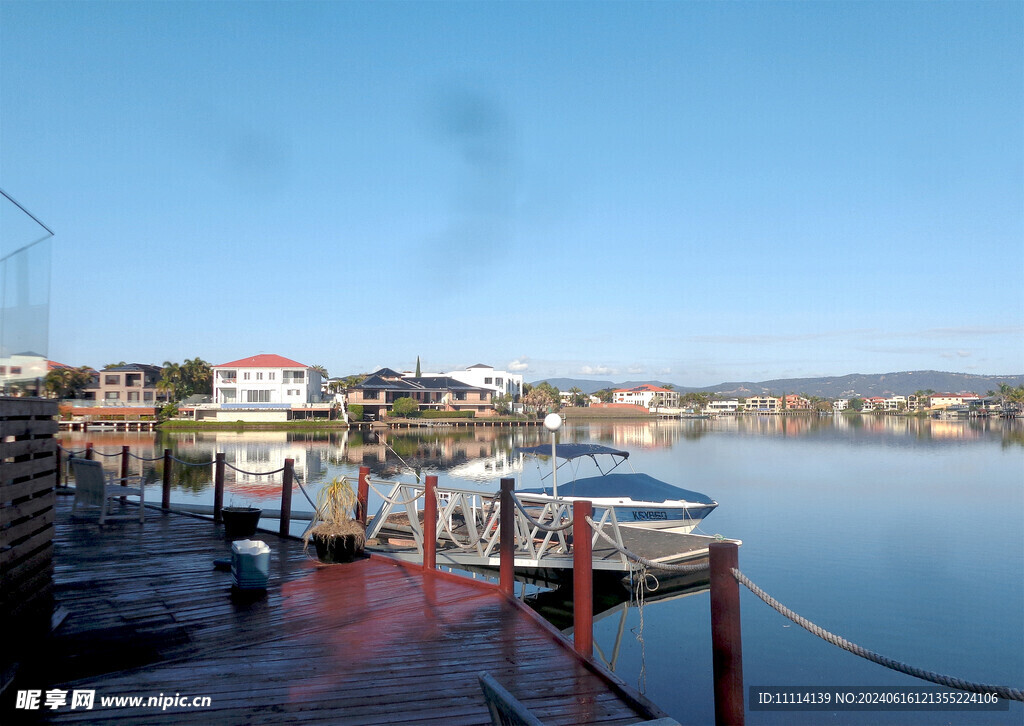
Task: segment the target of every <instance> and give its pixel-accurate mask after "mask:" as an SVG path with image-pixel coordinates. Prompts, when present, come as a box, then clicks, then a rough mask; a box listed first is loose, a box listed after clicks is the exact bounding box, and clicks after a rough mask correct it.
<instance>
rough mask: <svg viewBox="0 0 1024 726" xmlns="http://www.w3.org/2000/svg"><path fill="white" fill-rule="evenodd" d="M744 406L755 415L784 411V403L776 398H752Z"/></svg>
mask: <svg viewBox="0 0 1024 726" xmlns="http://www.w3.org/2000/svg"><path fill="white" fill-rule="evenodd" d="M744 406H745V407H746V409H747V410H748V411H753V412H754V413H778V412H779V411H781V410H782V401H781V399H778V398H775V396H750V397H749V398H747V400H746V402H745V403H744Z"/></svg>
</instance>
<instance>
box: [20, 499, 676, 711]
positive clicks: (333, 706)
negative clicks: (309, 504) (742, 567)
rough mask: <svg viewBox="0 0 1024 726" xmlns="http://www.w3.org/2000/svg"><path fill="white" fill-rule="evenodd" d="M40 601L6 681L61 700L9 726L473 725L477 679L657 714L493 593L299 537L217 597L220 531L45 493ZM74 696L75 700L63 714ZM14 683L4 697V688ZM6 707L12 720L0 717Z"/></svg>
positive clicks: (189, 520) (268, 538)
mask: <svg viewBox="0 0 1024 726" xmlns="http://www.w3.org/2000/svg"><path fill="white" fill-rule="evenodd" d="M58 499H59V500H60V501H59V503H58V508H57V509H58V516H57V521H56V528H55V529H56V535H55V541H54V563H55V575H54V584H55V597H56V600H57V603H58V605H59V606H60V610H58V612H59V613H66V616H65V617H64V619H63V621H62V623H61V624H60V626H59V627H58V628H57V629H56V631H55V632H54V633H53V635H52V636H51V639H50V640H49V641H48V642H45V643H40V644H39V649H38V655H39V657H38V659H37V660H36V661H34V662H30V663H27V664H25V665H24V667H23V669H22V671H21V673H20V674H19V679H18V683H17V684H16V685H15V686H14V688H16V689H41V690H42V691H43V692H44V693H45V691H46V690H49V689H54V688H59V689H61V690H66V691H68V693H69V696H68V700H69V703H68V705H65V706H62V707H59V708H57V709H56V710H50V709H47V708H45V706H44V707H43V708H41V709H40V710H34V711H27V710H17V711H13V709H12V706H13V705H14V704H13V701H14V699H13V693H11V691H10V690H9V691H8V692H6V693H5V694H4V699H3V700H4V703H3V705H2V708H0V720H2V721H3V722H5V723H10V722H11V720H9V719H10V718H11V717H12V715H13V716H14V717H15V718H16V719H17V720H18V721H19V722H20V721H24V720H26V718H28V719H30V720H31V719H35V720H36V722H39V723H73V722H83V723H87V722H98V721H103V722H115V721H116V722H119V723H153V722H160V723H186V722H188V723H219V724H220V723H228V724H255V723H259V724H270V723H330V724H368V723H373V724H391V723H402V724H430V723H437V724H442V723H443V724H445V726H457V725H459V724H487V723H490V719H489V716H488V713H487V710H486V706H485V703H484V700H483V697H482V694H481V691H480V688H479V685H478V682H477V673H478V672H479V671H484V670H486V671H488V672H490V673H491V675H493V676H494V677H495V678H496V679H497V680H498V681H499V682H501V683H502V684H504V685H505V686H506V688H508V689H509V690H510V691H511V692H512V693H513V695H515V696H516V697H517V698H518V699H519V700H520V701H522V702H523V703H525V704H526V705H527V707H529V708H530V709H531V710H532V711H533V712H534V714H535V715H536V716H537V717H538V718H540V719H541V720H542V721H543V722H544V723H546V724H590V723H600V724H607V725H608V726H612V725H614V724H626V723H635V722H637V721H644V720H649V719H655V718H660V717H664V716H665V714H664V713H662V712H660V711H659V710H658V709H657V708H656V707H655V706H653V705H652V704H650V703H649V702H647V701H646V700H644V699H643V698H642V697H640V696H639V695H638V694H636V693H634V692H632V691H631V690H630V689H629V688H628V687H626V686H623V685H621V684H620V683H618V682H616V679H614V677H613V676H610V675H609V674H607V673H605V672H604V671H602V670H601V669H600V668H599V667H597V666H594V665H593V664H592V663H588V662H585V661H583V660H581V659H580V658H579V657H578V656H577V655H576V654H575V652H574V651H573V650H572V647H571V645H568V644H567V642H566V641H564V640H563V639H562V638H561V636H560V635H558V633H557V631H556V630H555V629H554V628H553V627H551V626H550V625H548V624H547V623H546V622H544V621H543V620H541V619H540V618H539V617H538V616H536V615H535V614H533V613H531V612H530V611H529V610H528V608H526V607H525V606H523V605H521V604H520V603H517V602H515V601H513V600H510V599H509V598H506V597H505V596H504V595H502V594H501V593H500V592H498V590H497V589H496V588H494V587H493V586H490V585H486V584H483V583H479V582H474V581H470V580H467V579H463V578H458V577H456V576H453V575H448V574H446V573H440V572H436V573H426V572H424V571H423V570H422V569H421V568H419V567H415V566H409V565H403V564H401V563H398V562H394V561H391V560H389V559H387V558H383V557H379V556H373V557H369V558H367V559H363V560H360V561H358V562H355V563H352V564H349V565H334V566H321V565H318V563H316V562H315V561H314V560H310V559H308V558H307V557H306V556H305V555H304V554H303V552H302V545H301V542H298V541H297V540H294V539H284V538H280V537H278V536H277V535H275V534H270V533H267V532H260V533H259V534H258V538H259V539H262V540H263V541H265V542H267V543H268V544H269V545H270V547H271V549H272V555H271V565H270V583H269V587H268V590H267V592H266V594H265V595H263V596H259V597H252V596H245V597H239V596H234V595H232V592H231V574H230V573H229V572H225V571H221V570H217V569H215V568H214V560H216V559H220V558H226V557H228V556H229V552H230V546H229V543H228V542H226V541H225V540H224V538H223V535H222V529H221V527H220V526H219V525H215V524H213V523H212V522H211V521H209V520H205V519H202V518H197V517H190V516H187V515H180V514H171V513H167V512H162V511H159V510H151V511H149V512H147V516H146V521H145V523H143V524H140V523H138V522H137V521H123V522H118V523H115V524H108V525H107V526H105V527H103V528H102V529H101V528H100V527H99V525H98V524H96V522H95V521H94V520H83V519H76V520H74V521H72V520H71V518H70V507H71V497H58ZM75 689H85V690H94V691H95V704H94V707H93V708H92V709H91V710H88V709H83V708H81V707H80V708H78V709H75V710H71V709H70V698H71V697H70V693H71V692H72V691H73V690H75ZM12 690H13V689H12ZM175 694H180V696H182V697H187V698H189V699H191V698H192V697H204V696H208V697H209V698H210V699H211V704H210V705H209V706H208V707H204V708H187V707H181V706H178V707H171V708H167V709H166V710H161V709H160V708H158V707H136V708H131V707H120V708H118V707H113V706H108V707H106V708H103V707H101V705H100V699H101V698H103V697H112V696H145V697H149V696H160V695H164V696H174V695H175ZM12 711H13V713H12Z"/></svg>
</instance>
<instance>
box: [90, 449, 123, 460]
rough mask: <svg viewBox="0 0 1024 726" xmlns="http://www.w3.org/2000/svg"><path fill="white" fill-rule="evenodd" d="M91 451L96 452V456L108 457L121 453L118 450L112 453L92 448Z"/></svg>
mask: <svg viewBox="0 0 1024 726" xmlns="http://www.w3.org/2000/svg"><path fill="white" fill-rule="evenodd" d="M92 453H94V454H96V455H98V456H106V457H107V458H110V457H111V456H120V455H121V452H120V451H115V452H113V453H110V454H106V453H104V452H102V451H100V450H99V449H93V450H92Z"/></svg>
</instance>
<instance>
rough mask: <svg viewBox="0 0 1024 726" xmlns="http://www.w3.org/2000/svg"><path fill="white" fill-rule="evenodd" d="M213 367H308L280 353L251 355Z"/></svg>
mask: <svg viewBox="0 0 1024 726" xmlns="http://www.w3.org/2000/svg"><path fill="white" fill-rule="evenodd" d="M213 367H214V368H309V366H307V365H305V364H304V363H297V362H295V361H293V360H290V359H288V358H285V357H283V356H280V355H271V354H269V353H268V354H263V355H253V356H249V357H248V358H242V359H241V360H235V361H231V362H230V363H221V364H220V365H219V366H213Z"/></svg>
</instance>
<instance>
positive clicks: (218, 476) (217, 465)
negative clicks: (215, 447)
mask: <svg viewBox="0 0 1024 726" xmlns="http://www.w3.org/2000/svg"><path fill="white" fill-rule="evenodd" d="M223 508H224V452H223V451H221V452H220V453H218V454H217V455H216V456H215V457H214V460H213V521H214V522H218V523H219V522H220V521H221V516H220V510H221V509H223Z"/></svg>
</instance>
